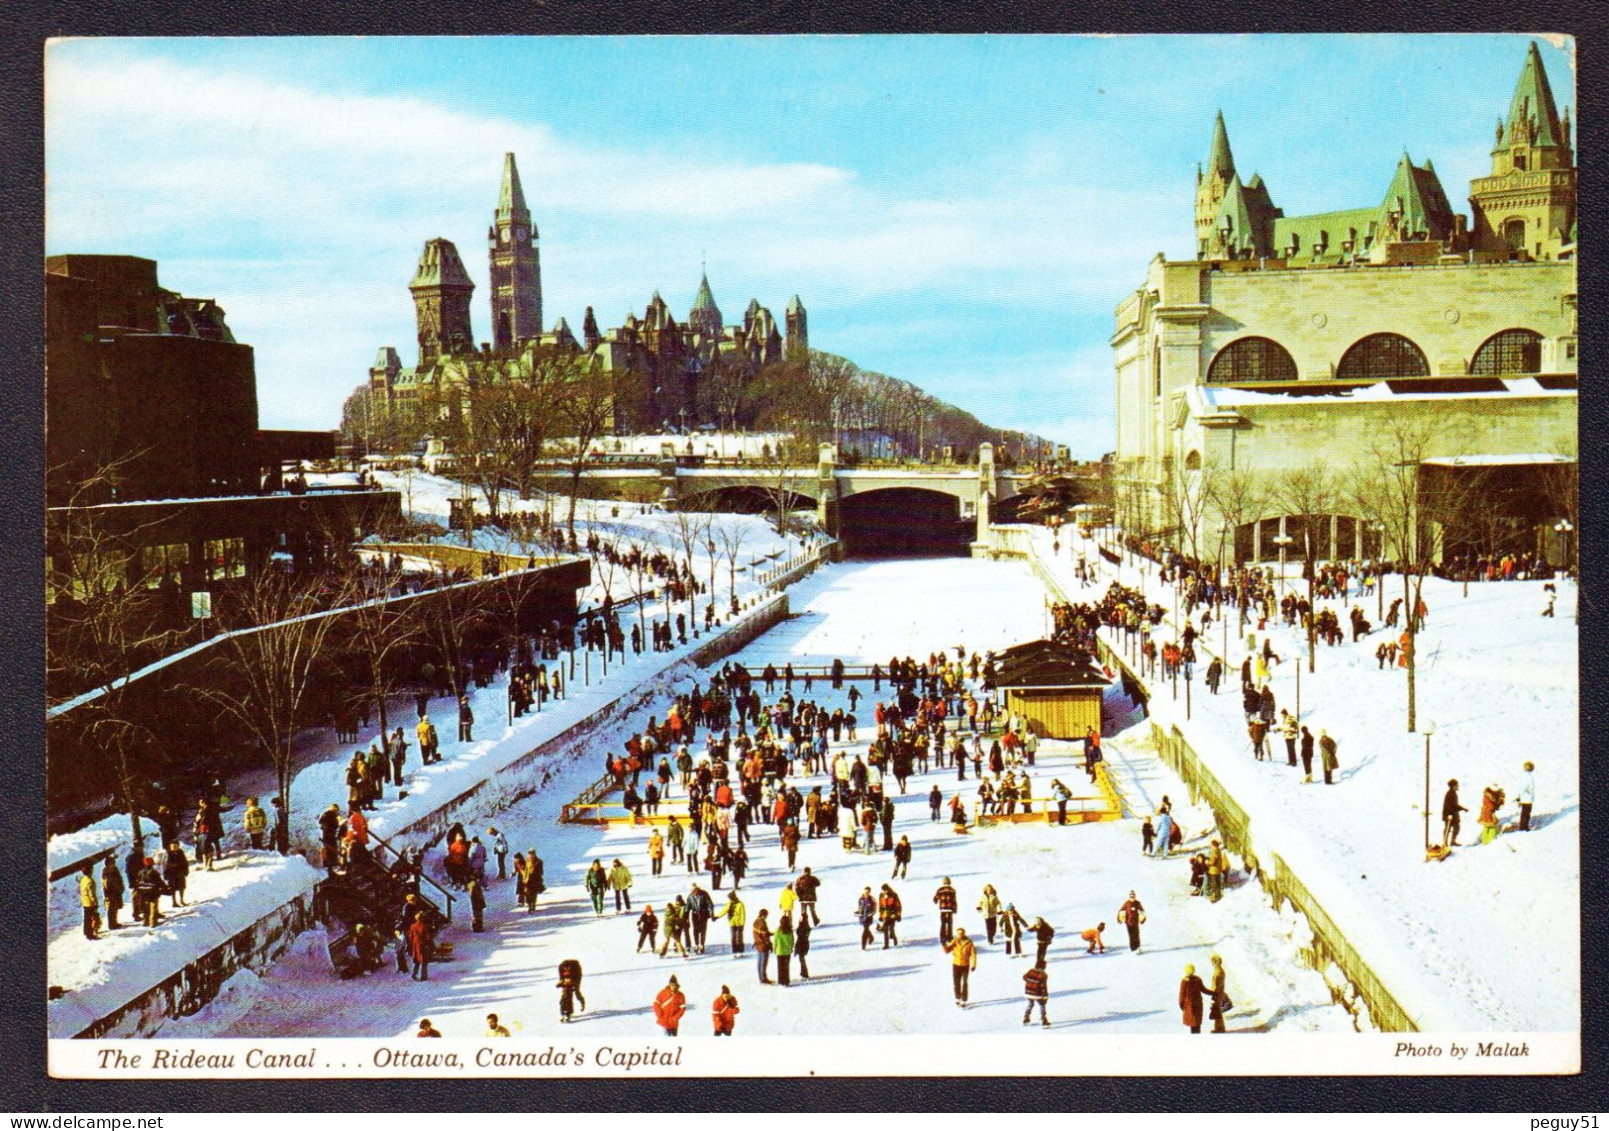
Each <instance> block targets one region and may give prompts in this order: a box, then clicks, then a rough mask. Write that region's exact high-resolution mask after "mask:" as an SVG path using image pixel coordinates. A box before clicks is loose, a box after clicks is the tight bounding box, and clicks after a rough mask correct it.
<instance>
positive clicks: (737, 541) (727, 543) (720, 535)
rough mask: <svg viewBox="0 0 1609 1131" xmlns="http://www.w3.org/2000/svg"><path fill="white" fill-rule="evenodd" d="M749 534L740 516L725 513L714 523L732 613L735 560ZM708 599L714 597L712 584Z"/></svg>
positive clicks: (735, 572)
mask: <svg viewBox="0 0 1609 1131" xmlns="http://www.w3.org/2000/svg"><path fill="white" fill-rule="evenodd" d="M748 536H749V524H748V523H747V522H745V521H744V520H743V519H742V518H741V517H738V516H733V515H727V516H724V521H718V522H716V523H715V539H716V541H717V542H718V543H719V544H720V548H721V554H722V556H723V557H725V558H726V576H727V592H728V594H729V595H730V597H731V609H732V614H733V615H734V616H735V615H737V610H738V603H737V560H738V555H739V554H740V553H742V551H743V543H744V542H745V541H746V540H747V539H748ZM710 589H711V592H710V600H712V601H713V600H714V599H715V593H714V586H713V585H712V586H711V587H710Z"/></svg>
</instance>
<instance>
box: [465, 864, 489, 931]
mask: <svg viewBox="0 0 1609 1131" xmlns="http://www.w3.org/2000/svg"><path fill="white" fill-rule="evenodd" d="M467 888H468V891H469V912H470V928H469V929H470V930H472V931H475V932H477V933H478V932H481V931H484V930H486V888H485V886H484V885H483V884H482V883H481V882H480V877H479V876H471V877H470V880H469V883H468V885H467Z"/></svg>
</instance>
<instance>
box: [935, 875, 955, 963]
mask: <svg viewBox="0 0 1609 1131" xmlns="http://www.w3.org/2000/svg"><path fill="white" fill-rule="evenodd" d="M933 902H934V903H936V904H938V908H939V942H940V943H941V944H943V945H944V946H945V949H946V950H948V949H949V946H948V944H949V942H950V939H951V937H952V936H953V934H954V931H955V908H956V898H955V888H954V887H952V886H951V885H950V877H949V876H945V877H944V882H943V883H942V884H940V885H939V890H938V891H936V892H934V893H933Z"/></svg>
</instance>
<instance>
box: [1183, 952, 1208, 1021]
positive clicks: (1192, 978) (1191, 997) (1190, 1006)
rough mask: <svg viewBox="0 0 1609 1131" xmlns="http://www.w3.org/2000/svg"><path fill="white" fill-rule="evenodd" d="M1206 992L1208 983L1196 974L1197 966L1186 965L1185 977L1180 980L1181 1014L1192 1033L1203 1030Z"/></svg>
mask: <svg viewBox="0 0 1609 1131" xmlns="http://www.w3.org/2000/svg"><path fill="white" fill-rule="evenodd" d="M1206 993H1207V984H1206V983H1205V982H1203V981H1202V980H1201V978H1200V977H1199V976H1198V975H1197V974H1196V968H1195V967H1194V966H1191V965H1186V966H1185V968H1184V978H1183V979H1181V980H1180V982H1179V1014H1180V1020H1181V1021H1183V1022H1184V1023H1185V1024H1186V1025H1188V1026H1189V1027H1190V1031H1191V1032H1192V1033H1199V1032H1201V1006H1202V998H1204V997H1205V996H1206Z"/></svg>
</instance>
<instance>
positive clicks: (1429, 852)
mask: <svg viewBox="0 0 1609 1131" xmlns="http://www.w3.org/2000/svg"><path fill="white" fill-rule="evenodd" d="M1452 854H1453V850H1452V849H1450V848H1443V847H1442V846H1441V845H1439V844H1437V845H1432V846H1431V847H1429V848H1427V849H1425V862H1426V863H1430V862H1432V861H1441V860H1445V859H1447V857H1449V856H1451V855H1452Z"/></svg>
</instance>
